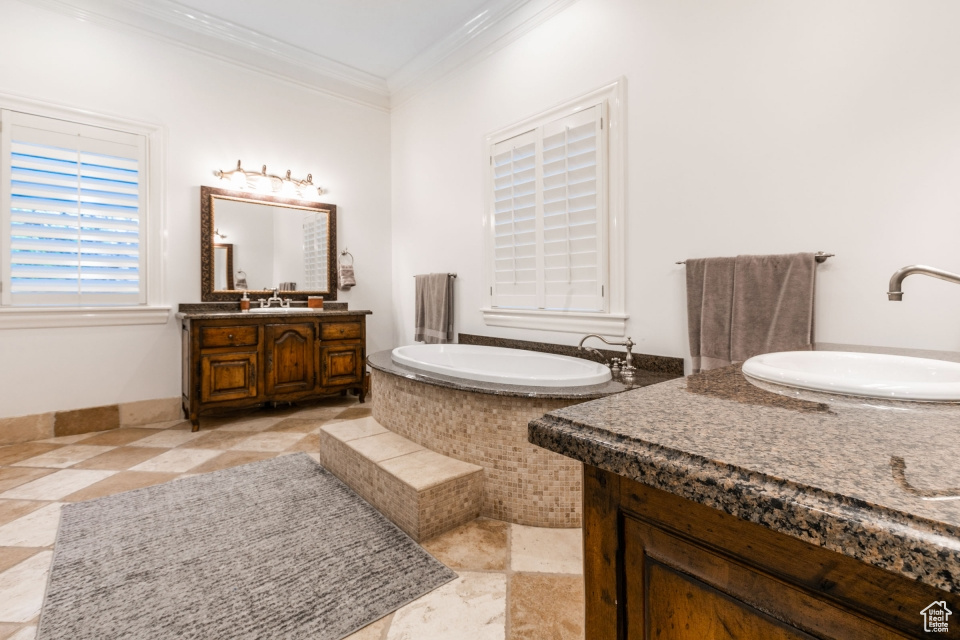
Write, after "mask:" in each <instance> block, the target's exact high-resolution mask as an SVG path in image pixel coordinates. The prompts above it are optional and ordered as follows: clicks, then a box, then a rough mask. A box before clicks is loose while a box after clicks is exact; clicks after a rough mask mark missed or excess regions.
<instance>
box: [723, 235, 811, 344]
mask: <svg viewBox="0 0 960 640" xmlns="http://www.w3.org/2000/svg"><path fill="white" fill-rule="evenodd" d="M816 275H817V263H816V258H815V257H814V254H812V253H791V254H784V255H774V256H737V267H736V273H735V275H734V291H733V322H732V325H733V331H732V332H731V334H730V356H731V359H732V360H733V361H734V362H742V361H744V360H746V359H747V358H752V357H753V356H755V355H759V354H761V353H773V352H775V351H809V350H810V349H812V348H813V301H814V293H815V281H816Z"/></svg>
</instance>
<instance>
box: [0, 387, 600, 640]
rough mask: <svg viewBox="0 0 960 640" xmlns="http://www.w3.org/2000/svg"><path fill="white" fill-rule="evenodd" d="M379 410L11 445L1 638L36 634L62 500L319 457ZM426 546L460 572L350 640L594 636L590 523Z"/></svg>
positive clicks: (338, 408)
mask: <svg viewBox="0 0 960 640" xmlns="http://www.w3.org/2000/svg"><path fill="white" fill-rule="evenodd" d="M368 415H370V410H369V408H367V407H364V406H362V405H358V404H356V401H355V400H354V399H350V398H334V399H329V400H326V401H323V402H321V403H318V404H315V405H311V406H308V407H302V408H291V409H286V410H272V411H269V410H268V411H261V412H257V413H252V414H246V415H241V416H237V417H233V418H229V417H228V418H210V419H205V420H204V421H203V429H202V430H201V431H199V432H197V433H193V432H191V431H190V424H189V423H188V422H186V421H179V420H177V421H173V422H163V423H156V424H151V425H141V426H138V427H135V428H120V429H114V430H111V431H101V432H96V433H89V434H82V435H77V436H66V437H61V438H51V439H49V440H42V441H39V442H28V443H23V444H15V445H8V446H0V640H29V639H32V638H34V637H35V635H36V625H37V620H38V616H39V613H40V606H41V604H42V602H43V593H44V589H45V588H46V580H47V573H48V571H49V569H50V563H51V561H52V557H53V543H54V540H55V537H56V531H57V524H58V522H59V518H60V508H61V507H62V506H63V505H64V504H65V503H69V502H77V501H79V500H90V499H93V498H98V497H102V496H107V495H111V494H114V493H119V492H121V491H129V490H131V489H138V488H141V487H147V486H150V485H154V484H159V483H161V482H167V481H169V480H173V479H174V478H178V477H184V476H190V475H195V474H198V473H207V472H210V471H216V470H218V469H226V468H228V467H234V466H237V465H241V464H247V463H249V462H256V461H258V460H264V459H267V458H272V457H275V456H279V455H284V454H287V453H291V452H297V451H304V452H307V453H308V454H312V455H313V457H315V458H316V457H317V456H316V454H317V451H318V447H319V446H320V440H319V438H318V436H317V435H316V431H317V430H318V429H319V428H320V427H321V426H323V425H325V424H331V423H333V422H342V421H345V420H352V419H356V418H362V417H366V416H368ZM423 547H424V548H426V549H427V551H429V552H430V553H432V554H433V555H434V556H436V557H437V558H438V559H439V560H440V561H441V562H443V563H445V564H446V565H448V566H449V567H451V568H452V569H454V570H455V571H456V572H457V573H458V574H459V576H460V577H459V578H457V579H456V580H454V581H453V582H450V583H448V584H447V585H445V586H443V587H441V588H439V589H436V590H435V591H433V592H431V593H428V594H427V595H425V596H423V597H422V598H420V599H419V600H416V601H415V602H412V603H410V604H408V605H406V606H405V607H403V608H401V609H399V610H398V611H396V612H394V613H393V614H391V615H389V616H387V617H385V618H383V619H381V620H378V621H377V622H375V623H373V624H371V625H370V626H368V627H366V628H365V629H362V630H360V631H358V632H357V633H355V634H353V635H351V636H349V638H348V639H347V640H448V639H449V640H462V639H463V638H471V639H472V640H547V639H549V640H568V639H577V638H583V577H582V573H581V566H582V565H581V551H580V548H581V538H580V530H579V529H539V528H535V527H525V526H520V525H511V524H508V523H506V522H500V521H497V520H485V519H480V520H475V521H474V522H472V523H469V524H467V525H464V526H463V527H460V528H458V529H454V530H453V531H450V532H448V533H445V534H443V535H441V536H439V537H437V538H434V539H433V540H429V541H427V542H425V543H423Z"/></svg>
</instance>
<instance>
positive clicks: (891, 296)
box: [887, 264, 960, 302]
mask: <svg viewBox="0 0 960 640" xmlns="http://www.w3.org/2000/svg"><path fill="white" fill-rule="evenodd" d="M915 273H919V274H922V275H925V276H930V277H931V278H940V279H941V280H946V281H947V282H953V283H954V284H960V274H956V273H950V272H949V271H944V270H943V269H936V268H934V267H926V266H924V265H922V264H915V265H911V266H909V267H904V268H902V269H899V270H897V272H896V273H894V274H893V276H892V277H891V278H890V288H889V290H888V291H887V299H888V300H892V301H896V302H900V301H901V300H903V288H902V287H903V281H904V279H905V278H906V277H907V276H911V275H913V274H915Z"/></svg>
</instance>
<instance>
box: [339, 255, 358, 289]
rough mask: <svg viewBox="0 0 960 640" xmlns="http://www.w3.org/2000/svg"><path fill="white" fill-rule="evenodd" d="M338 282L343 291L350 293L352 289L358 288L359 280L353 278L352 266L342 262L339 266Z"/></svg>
mask: <svg viewBox="0 0 960 640" xmlns="http://www.w3.org/2000/svg"><path fill="white" fill-rule="evenodd" d="M337 281H338V282H339V288H340V290H341V291H349V290H350V287H355V286H357V280H356V278H355V277H354V276H353V265H352V264H343V263H342V262H341V263H340V264H339V265H337Z"/></svg>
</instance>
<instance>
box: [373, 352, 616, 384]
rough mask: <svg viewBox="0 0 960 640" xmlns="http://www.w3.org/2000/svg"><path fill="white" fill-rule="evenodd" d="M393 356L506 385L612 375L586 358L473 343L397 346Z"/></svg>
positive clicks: (433, 370) (572, 381) (583, 380)
mask: <svg viewBox="0 0 960 640" xmlns="http://www.w3.org/2000/svg"><path fill="white" fill-rule="evenodd" d="M391 359H392V360H393V361H394V362H395V363H397V364H400V365H403V366H405V367H411V368H413V369H420V370H421V371H428V372H431V373H439V374H442V375H445V376H452V377H456V378H465V379H467V380H479V381H482V382H493V383H496V384H505V385H522V386H530V387H578V386H586V385H592V384H601V383H603V382H607V381H608V380H610V379H611V375H610V369H608V368H607V367H606V366H604V365H602V364H600V363H598V362H591V361H589V360H584V359H582V358H571V357H569V356H560V355H554V354H551V353H538V352H536V351H524V350H521V349H506V348H503V347H485V346H480V345H471V344H415V345H410V346H406V347H397V348H396V349H394V350H393V352H392V353H391Z"/></svg>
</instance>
